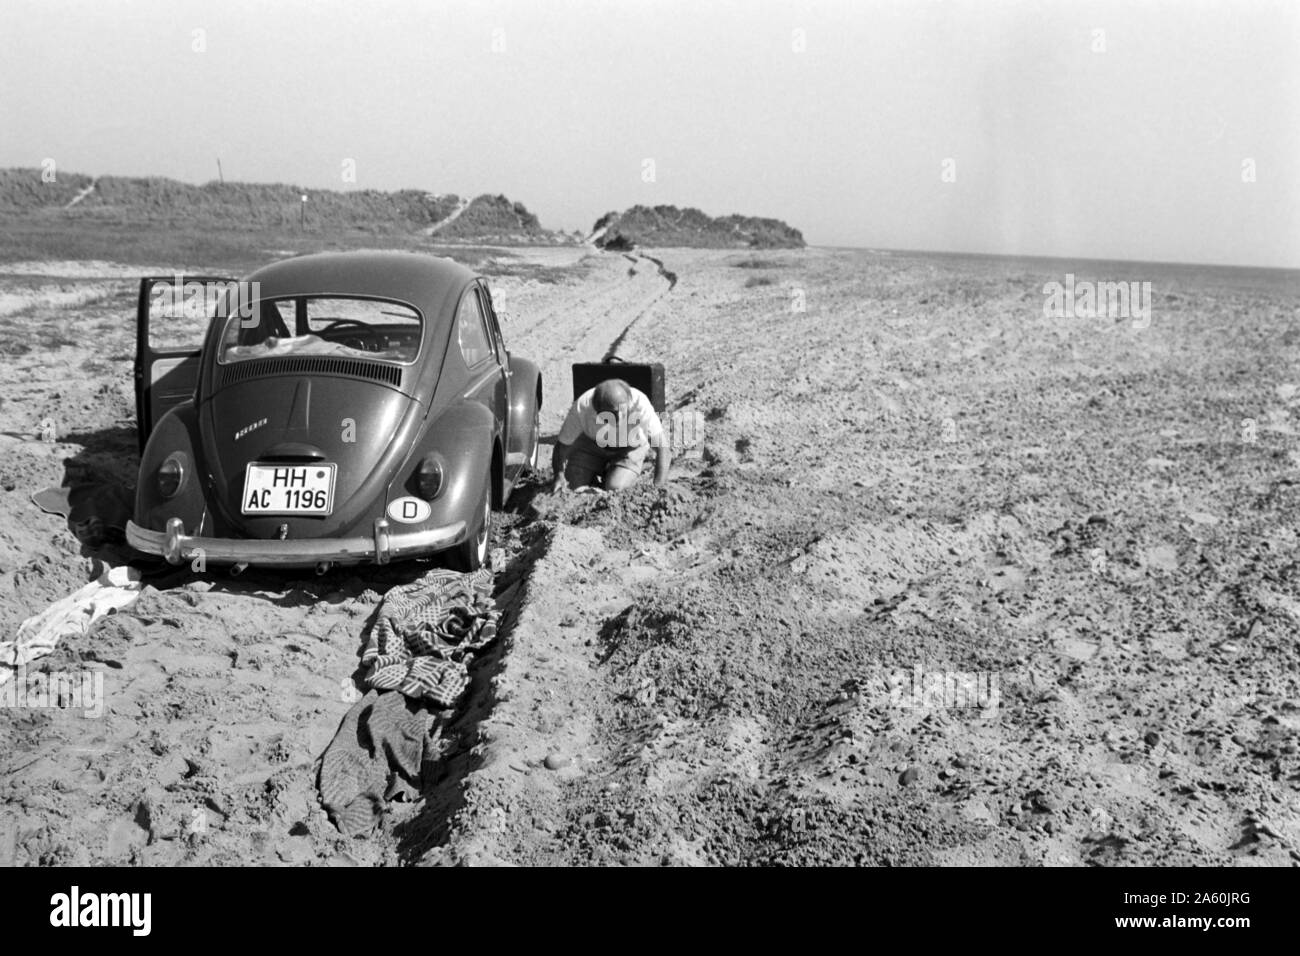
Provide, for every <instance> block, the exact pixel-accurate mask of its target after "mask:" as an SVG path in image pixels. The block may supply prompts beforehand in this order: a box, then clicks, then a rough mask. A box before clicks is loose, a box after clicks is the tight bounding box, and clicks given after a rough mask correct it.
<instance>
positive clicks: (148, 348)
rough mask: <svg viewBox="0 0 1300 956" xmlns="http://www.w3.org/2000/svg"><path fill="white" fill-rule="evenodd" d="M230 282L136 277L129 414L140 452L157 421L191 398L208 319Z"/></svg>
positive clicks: (200, 277)
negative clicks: (133, 417)
mask: <svg viewBox="0 0 1300 956" xmlns="http://www.w3.org/2000/svg"><path fill="white" fill-rule="evenodd" d="M235 282H236V280H235V279H229V278H224V277H216V276H185V275H172V276H155V277H151V278H145V279H141V280H140V300H139V304H138V305H137V307H136V346H135V413H136V428H137V431H138V432H139V437H140V450H141V451H142V452H143V451H144V446H145V442H147V441H148V440H149V435H150V434H151V433H152V432H153V429H154V426H155V425H156V424H157V423H158V420H159V419H160V418H162V417H163V416H164V415H166V414H167V412H169V411H170V410H171V409H173V408H175V407H176V406H177V405H180V404H182V403H183V402H187V401H189V400H190V399H191V398H193V397H194V390H195V388H196V387H197V386H198V382H199V353H200V351H201V348H202V343H203V336H204V333H205V332H206V331H207V328H208V323H209V321H210V320H211V319H212V316H213V315H214V314H215V313H216V308H217V305H218V303H219V302H221V300H222V298H223V297H224V296H225V295H226V293H227V292H228V291H229V290H230V289H231V288H233V287H234V285H235Z"/></svg>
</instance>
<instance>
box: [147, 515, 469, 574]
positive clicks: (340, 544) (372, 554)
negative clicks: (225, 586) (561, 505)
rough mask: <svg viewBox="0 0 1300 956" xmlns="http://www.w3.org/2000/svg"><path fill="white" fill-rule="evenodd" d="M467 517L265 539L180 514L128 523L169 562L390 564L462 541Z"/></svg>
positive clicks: (381, 521)
mask: <svg viewBox="0 0 1300 956" xmlns="http://www.w3.org/2000/svg"><path fill="white" fill-rule="evenodd" d="M464 534H465V522H463V521H455V522H452V523H451V524H446V525H441V526H439V527H437V528H425V529H423V530H421V531H411V532H408V533H405V534H393V533H392V531H391V528H390V526H389V523H388V521H387V520H386V519H384V518H378V519H376V521H375V527H374V534H373V535H372V536H370V537H352V538H300V539H298V540H293V541H291V540H284V541H279V540H271V541H268V540H260V539H246V538H204V537H199V536H197V535H187V534H186V533H185V526H184V524H183V523H182V522H181V519H180V518H172V519H170V520H169V521H168V522H167V530H166V531H149V530H148V529H146V528H142V527H140V526H139V525H138V524H136V523H135V522H134V521H128V522H127V523H126V540H127V543H128V544H130V545H131V547H133V548H135V549H136V550H137V551H141V552H143V553H144V554H156V555H158V556H159V557H162V558H165V559H166V560H167V562H168V563H169V564H182V563H184V562H185V561H187V560H191V559H193V558H197V557H199V556H200V555H202V558H203V560H204V561H205V562H211V563H213V564H241V565H254V566H259V567H279V568H295V567H298V568H302V567H312V566H316V565H321V564H326V565H329V564H341V565H346V564H364V563H366V562H373V563H375V564H387V563H388V562H389V561H391V560H393V559H394V558H410V557H416V556H418V555H422V554H429V553H431V552H434V551H441V550H443V549H444V548H449V547H451V546H452V545H454V544H457V543H459V540H460V539H461V537H462V536H463V535H464Z"/></svg>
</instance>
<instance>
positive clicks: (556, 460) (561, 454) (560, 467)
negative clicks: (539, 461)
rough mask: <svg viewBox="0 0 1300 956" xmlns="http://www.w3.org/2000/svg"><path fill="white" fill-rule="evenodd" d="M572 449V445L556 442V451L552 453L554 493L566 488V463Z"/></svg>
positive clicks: (552, 487) (552, 488) (557, 440)
mask: <svg viewBox="0 0 1300 956" xmlns="http://www.w3.org/2000/svg"><path fill="white" fill-rule="evenodd" d="M572 447H573V446H572V445H566V444H564V442H562V441H560V440H559V439H556V441H555V450H554V451H552V452H551V490H552V491H559V490H560V489H561V488H563V487H564V463H565V462H567V461H568V460H569V449H570V448H572Z"/></svg>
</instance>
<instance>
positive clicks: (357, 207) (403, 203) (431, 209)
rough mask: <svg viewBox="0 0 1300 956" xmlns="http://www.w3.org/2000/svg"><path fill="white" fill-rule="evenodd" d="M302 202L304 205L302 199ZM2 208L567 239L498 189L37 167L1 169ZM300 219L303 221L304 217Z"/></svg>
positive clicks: (199, 222)
mask: <svg viewBox="0 0 1300 956" xmlns="http://www.w3.org/2000/svg"><path fill="white" fill-rule="evenodd" d="M304 195H306V196H307V197H308V201H307V203H306V204H305V209H303V208H300V207H303V205H304V204H303V202H302V197H303V196H304ZM0 211H3V212H4V213H5V214H6V216H7V217H10V216H11V217H15V218H18V219H30V220H33V221H46V220H50V219H58V220H73V221H76V222H79V223H100V224H107V223H120V224H134V223H149V224H152V225H167V226H186V227H200V228H203V227H206V228H226V229H229V228H240V229H257V230H279V229H286V228H291V227H294V226H296V225H298V223H299V222H300V221H304V222H305V223H306V224H307V225H308V226H310V227H311V228H312V229H316V230H319V229H339V230H350V231H361V232H375V233H391V232H399V233H411V234H432V233H433V232H435V231H436V233H437V235H438V239H439V241H444V242H490V243H495V244H502V245H508V244H521V243H526V244H531V245H547V244H563V243H571V242H573V241H574V240H573V237H571V236H568V235H566V234H564V233H561V232H552V231H551V230H549V229H545V228H543V227H542V225H541V223H540V222H539V221H538V219H537V217H536V216H535V215H533V214H532V213H530V212H529V211H528V209H527V208H526V207H525V206H524V205H523V204H522V203H518V202H512V201H511V200H509V199H507V198H506V197H505V196H500V195H498V196H492V195H487V194H485V195H482V196H478V197H476V198H474V199H472V200H469V201H464V200H462V199H461V198H460V197H459V196H457V195H455V194H454V193H447V194H435V193H430V192H425V191H423V190H418V189H399V190H395V191H392V192H385V191H381V190H377V189H355V190H347V191H336V190H330V189H306V188H303V187H301V186H295V185H289V184H284V183H234V182H226V183H221V182H209V183H204V184H203V185H201V186H196V185H192V184H190V183H182V182H177V181H176V180H174V179H167V178H164V177H161V176H146V177H132V176H101V177H99V178H98V179H92V178H91V177H89V176H85V175H82V174H79V173H64V172H59V173H58V178H57V180H56V181H55V182H50V183H47V182H45V181H43V180H42V178H41V170H39V169H6V170H0ZM304 216H305V219H303V218H302V217H304Z"/></svg>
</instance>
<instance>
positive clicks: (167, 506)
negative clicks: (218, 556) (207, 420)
mask: <svg viewBox="0 0 1300 956" xmlns="http://www.w3.org/2000/svg"><path fill="white" fill-rule="evenodd" d="M202 447H203V446H202V444H201V443H200V442H199V429H198V414H197V413H196V411H195V408H194V403H193V402H186V403H184V404H183V405H178V406H176V407H175V408H173V409H172V410H171V411H169V412H168V413H167V414H165V415H164V416H163V417H162V418H160V419H158V422H157V424H156V425H155V426H154V429H153V432H152V433H151V434H150V435H149V441H148V442H147V443H146V444H145V448H144V454H143V455H141V456H140V472H139V475H140V480H139V481H138V482H137V484H136V489H135V523H136V524H138V525H140V526H141V527H142V528H148V529H149V530H151V531H161V530H163V529H164V528H165V527H166V526H167V520H168V519H169V518H180V519H181V521H183V522H184V523H185V530H186V531H187V532H188V533H190V534H197V533H199V532H200V531H203V530H204V529H203V528H202V525H203V523H204V519H205V518H206V515H207V500H206V497H205V493H204V486H205V485H206V483H207V481H208V473H207V468H206V467H205V466H204V463H203V460H202V451H201V449H202ZM176 452H179V453H181V454H183V455H184V456H185V462H186V466H185V477H184V479H183V481H182V484H181V487H180V490H179V491H178V492H177V493H176V495H175V496H174V497H171V498H164V497H163V496H162V495H161V494H159V492H158V485H157V482H156V480H155V479H156V475H157V473H158V468H159V467H160V466H161V465H162V463H163V462H164V461H165V460H166V459H167V457H168V456H169V455H171V454H173V453H176ZM207 530H210V529H207Z"/></svg>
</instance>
